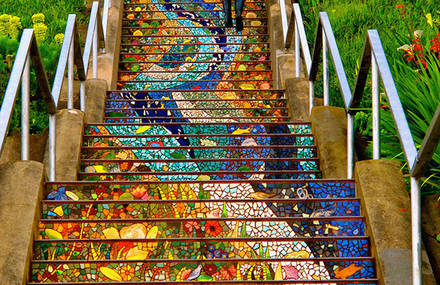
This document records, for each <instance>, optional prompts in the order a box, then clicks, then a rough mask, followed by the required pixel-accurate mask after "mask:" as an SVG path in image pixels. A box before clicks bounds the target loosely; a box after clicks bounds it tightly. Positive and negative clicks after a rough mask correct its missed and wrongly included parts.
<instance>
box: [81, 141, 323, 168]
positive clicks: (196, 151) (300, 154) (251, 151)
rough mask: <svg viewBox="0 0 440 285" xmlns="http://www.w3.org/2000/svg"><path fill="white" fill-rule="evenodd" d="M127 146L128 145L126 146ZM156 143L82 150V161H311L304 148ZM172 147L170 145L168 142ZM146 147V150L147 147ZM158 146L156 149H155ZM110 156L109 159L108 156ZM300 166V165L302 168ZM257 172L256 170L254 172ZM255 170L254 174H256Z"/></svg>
mask: <svg viewBox="0 0 440 285" xmlns="http://www.w3.org/2000/svg"><path fill="white" fill-rule="evenodd" d="M129 143H130V142H127V144H129ZM159 143H160V141H159V142H154V141H153V142H149V143H147V145H146V146H130V145H127V144H126V145H124V146H83V147H82V151H83V157H84V158H101V159H112V158H113V157H126V158H129V157H131V158H133V159H134V158H139V159H165V158H170V159H171V158H178V157H182V159H183V157H185V158H186V159H190V158H196V159H213V158H241V159H245V158H260V159H261V158H264V157H268V158H279V157H283V158H313V157H314V154H315V153H316V149H315V148H314V147H304V146H281V145H277V146H265V145H259V146H252V147H249V146H242V145H238V146H231V145H228V146H216V147H203V146H183V147H182V146H161V145H159ZM171 143H172V142H171ZM148 145H149V146H148ZM156 145H158V146H156ZM109 154H111V156H109ZM302 164H303V163H301V165H302ZM304 164H306V165H309V166H311V167H312V166H313V165H314V163H313V161H307V160H304ZM257 170H258V169H257ZM257 170H255V171H257Z"/></svg>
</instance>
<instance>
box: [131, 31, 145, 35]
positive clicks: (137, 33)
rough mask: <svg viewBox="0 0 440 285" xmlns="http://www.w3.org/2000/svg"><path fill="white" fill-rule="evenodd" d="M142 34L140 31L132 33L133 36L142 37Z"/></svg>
mask: <svg viewBox="0 0 440 285" xmlns="http://www.w3.org/2000/svg"><path fill="white" fill-rule="evenodd" d="M143 35H144V34H143V33H142V32H141V31H140V30H136V31H135V32H134V33H133V36H143Z"/></svg>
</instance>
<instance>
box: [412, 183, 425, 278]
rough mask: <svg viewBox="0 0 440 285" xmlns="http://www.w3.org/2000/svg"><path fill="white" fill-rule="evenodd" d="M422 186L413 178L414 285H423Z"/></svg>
mask: <svg viewBox="0 0 440 285" xmlns="http://www.w3.org/2000/svg"><path fill="white" fill-rule="evenodd" d="M420 207H421V202H420V186H419V183H418V181H417V179H416V178H415V177H413V176H411V239H412V279H413V280H412V284H413V285H422V245H421V234H422V233H421V232H422V231H421V214H420Z"/></svg>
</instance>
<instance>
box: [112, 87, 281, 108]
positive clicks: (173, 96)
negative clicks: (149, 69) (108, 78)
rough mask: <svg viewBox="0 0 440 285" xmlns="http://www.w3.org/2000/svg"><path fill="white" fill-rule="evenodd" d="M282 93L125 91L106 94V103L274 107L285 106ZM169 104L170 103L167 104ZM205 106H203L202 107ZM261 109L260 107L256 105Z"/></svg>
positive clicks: (194, 90) (209, 90) (194, 89)
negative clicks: (211, 103) (200, 103)
mask: <svg viewBox="0 0 440 285" xmlns="http://www.w3.org/2000/svg"><path fill="white" fill-rule="evenodd" d="M283 96H284V92H283V91H281V90H258V89H253V90H243V89H231V90H221V89H220V90H216V89H208V90H206V89H199V88H191V89H175V90H166V89H158V90H126V91H109V92H107V101H117V100H125V101H133V102H135V101H157V102H159V101H167V102H183V101H201V102H220V103H223V104H231V103H234V104H253V103H258V104H260V103H263V104H264V105H268V104H269V105H270V106H275V105H274V102H277V103H278V104H283V105H282V106H285V105H286V101H287V99H286V98H282V97H283ZM168 104H170V103H168ZM204 106H205V105H204ZM257 106H258V107H261V105H257Z"/></svg>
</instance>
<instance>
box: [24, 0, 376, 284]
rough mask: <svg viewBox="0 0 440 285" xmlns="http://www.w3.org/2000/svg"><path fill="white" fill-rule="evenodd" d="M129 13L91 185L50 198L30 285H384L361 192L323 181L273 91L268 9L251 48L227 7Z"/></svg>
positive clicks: (252, 6)
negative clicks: (266, 284) (309, 283)
mask: <svg viewBox="0 0 440 285" xmlns="http://www.w3.org/2000/svg"><path fill="white" fill-rule="evenodd" d="M176 1H177V2H176ZM195 1H198V2H195ZM125 2H126V5H125V11H124V15H123V17H124V20H123V29H122V45H121V62H120V66H119V68H120V69H119V73H118V89H119V90H120V92H113V93H111V94H109V96H108V98H107V102H106V111H105V121H106V123H110V124H103V125H93V126H89V127H88V128H86V130H85V135H86V138H85V141H84V148H83V152H82V159H83V161H82V163H81V172H80V175H79V177H80V178H81V179H83V180H88V181H92V184H88V185H81V184H78V185H70V186H65V185H64V186H62V185H59V184H51V185H49V187H48V189H47V192H46V193H45V197H46V200H45V201H44V203H43V216H42V218H43V219H42V220H41V222H40V224H39V239H38V240H37V242H36V243H35V245H34V260H36V261H35V262H33V263H32V268H31V276H32V280H33V281H36V282H48V281H52V282H61V281H62V282H87V281H95V282H115V281H120V282H121V281H131V282H135V281H147V282H149V281H175V282H178V281H202V282H203V281H213V280H217V281H218V280H236V281H249V280H330V279H359V278H375V272H374V261H373V260H372V259H368V256H370V250H369V240H368V239H367V238H365V237H364V235H365V229H364V220H363V219H362V218H361V217H359V215H360V205H359V201H358V200H356V198H355V196H356V195H355V191H354V184H353V183H352V182H317V181H316V180H314V179H316V178H320V172H319V164H318V160H317V159H316V156H317V153H316V148H315V146H314V141H313V136H312V134H311V127H310V125H308V124H294V123H288V119H289V118H288V114H287V109H286V106H285V101H279V99H280V95H281V93H279V92H276V91H273V90H272V89H273V83H272V72H271V71H270V68H271V67H270V65H271V64H270V58H269V57H270V54H269V45H268V43H267V41H268V36H267V34H266V32H267V27H266V24H267V23H266V12H265V7H264V1H255V0H254V1H246V3H245V12H244V18H245V19H244V24H245V28H244V30H243V31H242V32H240V33H237V32H236V31H235V29H233V28H224V27H222V25H223V23H222V21H221V20H219V19H222V18H223V17H224V15H223V10H222V5H221V4H220V3H219V2H218V1H217V0H216V1H215V2H214V1H207V0H193V1H190V0H175V1H174V2H171V1H168V0H126V1H125ZM133 4H136V5H133ZM249 98H252V99H255V100H253V101H248V100H244V99H249ZM266 123H267V124H266ZM272 123H276V124H272ZM274 134H275V135H274ZM278 158H280V160H276V159H278ZM228 171H229V172H228ZM270 171H285V173H276V174H271V173H270ZM238 179H239V180H240V182H234V181H233V180H238ZM270 179H272V180H273V179H283V180H284V182H282V183H281V182H280V183H276V182H264V180H267V181H269V180H270ZM293 179H295V182H293V181H292V182H290V181H291V180H293ZM299 179H302V180H303V181H307V180H309V181H308V182H301V183H299V182H297V181H298V180H299ZM93 181H98V182H100V181H105V182H112V181H113V182H112V183H105V184H99V183H97V184H96V185H94V184H93V183H94V182H93ZM115 181H118V182H117V183H115ZM135 181H142V182H141V183H134V182H135ZM230 181H232V182H230ZM333 198H339V199H340V200H338V201H325V199H333ZM239 199H246V200H247V201H241V202H240V201H237V200H239ZM264 199H266V200H268V199H272V200H273V199H275V200H276V199H278V201H258V200H264ZM289 199H290V200H289ZM316 199H321V200H320V201H316ZM252 200H254V201H252ZM85 201H90V203H87V202H85ZM80 202H81V203H80ZM256 217H258V218H260V220H259V219H258V218H256ZM344 217H349V218H348V219H346V218H344ZM330 218H331V219H330ZM261 219H263V220H261ZM320 237H321V238H320ZM295 238H298V239H297V240H294V239H295ZM300 238H303V240H300ZM146 239H150V241H146ZM258 239H260V240H258ZM283 239H284V240H283ZM60 240H62V241H65V242H64V243H61V242H59V241H60ZM342 257H344V258H349V259H350V258H351V260H349V259H348V260H347V259H345V260H338V259H337V258H342ZM312 258H315V260H313V261H312V260H311V259H312ZM320 258H321V259H320ZM326 258H327V259H326ZM332 258H333V259H332ZM277 259H278V260H277ZM281 259H283V260H281ZM301 259H302V260H301ZM38 260H58V261H59V262H58V263H57V264H56V265H54V264H47V263H45V262H39V261H38ZM366 284H367V283H366ZM368 284H374V283H368Z"/></svg>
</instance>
